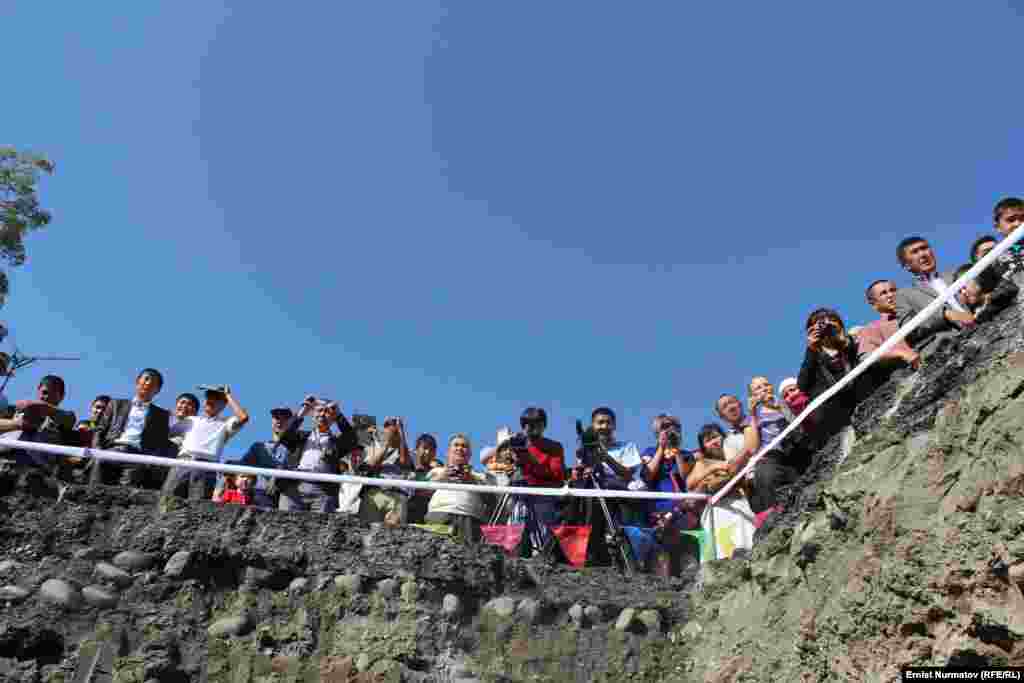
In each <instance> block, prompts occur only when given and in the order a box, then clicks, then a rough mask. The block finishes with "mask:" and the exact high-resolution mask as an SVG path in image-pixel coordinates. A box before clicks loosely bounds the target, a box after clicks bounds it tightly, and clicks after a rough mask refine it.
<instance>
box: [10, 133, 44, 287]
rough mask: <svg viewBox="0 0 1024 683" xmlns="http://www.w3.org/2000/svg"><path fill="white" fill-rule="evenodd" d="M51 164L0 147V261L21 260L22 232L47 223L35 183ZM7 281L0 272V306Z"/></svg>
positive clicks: (16, 262) (12, 264)
mask: <svg viewBox="0 0 1024 683" xmlns="http://www.w3.org/2000/svg"><path fill="white" fill-rule="evenodd" d="M53 168H54V167H53V163H52V162H50V161H49V160H47V159H46V158H45V157H42V156H39V155H37V154H30V153H26V152H19V151H18V150H16V149H14V148H13V147H2V146H0V220H2V221H3V223H2V225H0V263H4V264H6V265H7V266H9V267H12V268H14V267H17V266H20V265H21V264H23V263H25V235H27V234H28V233H29V232H31V231H33V230H38V229H39V228H42V227H44V226H46V225H47V224H48V223H49V222H50V212H49V211H47V210H46V209H44V208H42V207H40V206H39V197H37V196H36V185H37V184H38V182H39V177H40V174H41V173H47V174H51V173H53ZM9 287H10V281H9V280H8V278H7V273H6V272H4V271H0V306H3V304H4V302H5V301H6V300H7V293H8V291H9Z"/></svg>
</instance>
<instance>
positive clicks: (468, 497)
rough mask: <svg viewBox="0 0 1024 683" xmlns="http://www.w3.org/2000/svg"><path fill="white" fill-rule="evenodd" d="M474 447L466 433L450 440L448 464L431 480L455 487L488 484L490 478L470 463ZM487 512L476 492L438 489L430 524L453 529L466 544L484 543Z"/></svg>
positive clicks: (429, 513)
mask: <svg viewBox="0 0 1024 683" xmlns="http://www.w3.org/2000/svg"><path fill="white" fill-rule="evenodd" d="M472 453H473V447H472V445H471V443H470V441H469V437H468V436H466V435H465V434H461V433H460V434H453V435H452V436H451V437H449V438H448V455H447V461H448V464H447V465H440V464H439V466H438V467H435V468H434V469H432V470H431V471H430V480H431V481H443V482H451V483H455V484H485V483H487V478H486V477H485V476H484V475H483V474H482V473H480V472H474V471H473V468H472V466H471V465H470V463H469V459H470V456H471V455H472ZM483 513H484V501H483V498H482V497H481V496H480V494H478V493H475V492H473V491H466V490H459V491H449V490H445V489H438V490H436V491H434V494H433V495H432V496H431V497H430V505H429V507H428V508H427V516H426V521H427V523H428V524H444V525H446V526H449V527H451V529H452V531H453V532H454V534H455V537H456V538H459V539H461V540H462V542H463V543H467V544H474V543H479V542H480V537H481V534H480V519H481V517H482V516H483Z"/></svg>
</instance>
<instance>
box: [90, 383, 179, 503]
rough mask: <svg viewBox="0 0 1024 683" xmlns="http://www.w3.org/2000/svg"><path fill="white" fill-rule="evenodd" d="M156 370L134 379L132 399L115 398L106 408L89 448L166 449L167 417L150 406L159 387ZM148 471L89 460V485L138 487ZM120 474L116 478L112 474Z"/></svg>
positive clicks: (156, 451) (151, 451)
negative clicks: (90, 462) (116, 482)
mask: <svg viewBox="0 0 1024 683" xmlns="http://www.w3.org/2000/svg"><path fill="white" fill-rule="evenodd" d="M163 384H164V378H163V375H161V374H160V372H159V371H158V370H154V369H152V368H146V369H145V370H143V371H142V372H140V373H139V376H138V377H137V378H136V379H135V397H134V398H130V399H127V398H117V399H114V400H113V401H111V402H110V403H109V404H108V405H107V409H106V410H104V411H103V416H102V417H101V418H100V420H99V424H98V425H97V427H96V430H95V431H94V432H93V436H92V447H93V448H99V449H102V450H108V451H118V452H120V453H134V454H141V455H161V454H162V452H163V450H164V449H165V448H166V446H167V439H168V437H169V428H170V420H171V416H170V414H169V413H168V412H167V411H166V410H164V409H163V408H161V407H160V406H157V405H155V404H154V403H153V399H154V398H155V397H156V395H157V394H158V393H160V389H161V388H163ZM148 472H149V468H147V467H145V466H140V465H120V464H119V463H102V462H99V461H95V460H94V461H93V467H92V470H91V473H90V476H89V482H90V483H91V484H108V483H113V482H114V481H115V479H116V480H117V481H119V482H120V483H121V484H123V485H131V486H140V485H141V484H143V482H144V481H145V480H146V479H147V475H148ZM118 473H120V477H117V476H116V475H117V474H118Z"/></svg>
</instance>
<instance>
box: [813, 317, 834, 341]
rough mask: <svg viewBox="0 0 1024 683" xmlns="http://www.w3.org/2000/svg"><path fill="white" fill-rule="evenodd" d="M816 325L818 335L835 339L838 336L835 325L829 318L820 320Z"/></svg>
mask: <svg viewBox="0 0 1024 683" xmlns="http://www.w3.org/2000/svg"><path fill="white" fill-rule="evenodd" d="M814 325H815V328H816V329H817V330H818V334H820V335H821V336H822V337H834V336H835V335H836V325H835V323H833V322H832V321H831V320H828V319H827V318H820V319H819V320H818V322H816V323H815V324H814Z"/></svg>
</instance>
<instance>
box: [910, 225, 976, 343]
mask: <svg viewBox="0 0 1024 683" xmlns="http://www.w3.org/2000/svg"><path fill="white" fill-rule="evenodd" d="M896 255H897V256H898V257H899V260H900V265H901V266H903V268H904V269H905V270H907V271H908V272H910V273H911V274H912V275H913V276H914V280H915V282H914V285H913V286H912V287H905V288H903V289H900V290H899V291H898V292H896V316H897V318H898V319H899V323H900V327H903V326H904V325H906V324H907V322H908V321H909V320H910V319H911V318H913V317H914V316H915V315H917V314H918V313H919V312H921V311H922V310H923V309H924V308H925V307H927V306H928V304H930V303H931V302H933V301H935V299H937V298H938V297H939V295H940V293H942V292H945V291H946V290H947V289H948V288H949V286H950V285H951V284H953V282H954V281H956V277H954V273H953V272H948V273H939V271H938V263H937V262H936V260H935V252H933V251H932V247H931V245H930V244H928V240H926V239H924V238H923V237H916V236H915V237H908V238H906V239H904V240H903V241H902V242H900V244H899V246H898V247H897V250H896ZM975 324H977V321H976V320H975V319H974V314H973V313H971V312H970V311H969V310H967V308H966V307H964V306H963V304H961V303H960V302H959V301H958V300H957V297H955V296H954V297H952V298H950V299H949V300H948V301H947V302H946V305H945V306H943V307H942V308H940V309H939V310H938V311H936V312H935V313H933V314H932V315H931V316H929V317H928V318H927V319H926V320H925V321H924V322H922V323H921V324H920V325H918V326H917V328H915V329H914V330H913V331H912V332H911V333H910V334H909V335H907V342H908V343H909V344H910V345H911V346H912V347H914V349H916V350H918V351H930V350H933V349H935V348H937V347H938V346H939V344H937V343H935V342H936V340H940V339H943V338H949V337H952V336H955V335H956V334H957V333H958V332H959V331H960V330H962V329H965V328H968V327H973V326H974V325H975Z"/></svg>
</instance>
